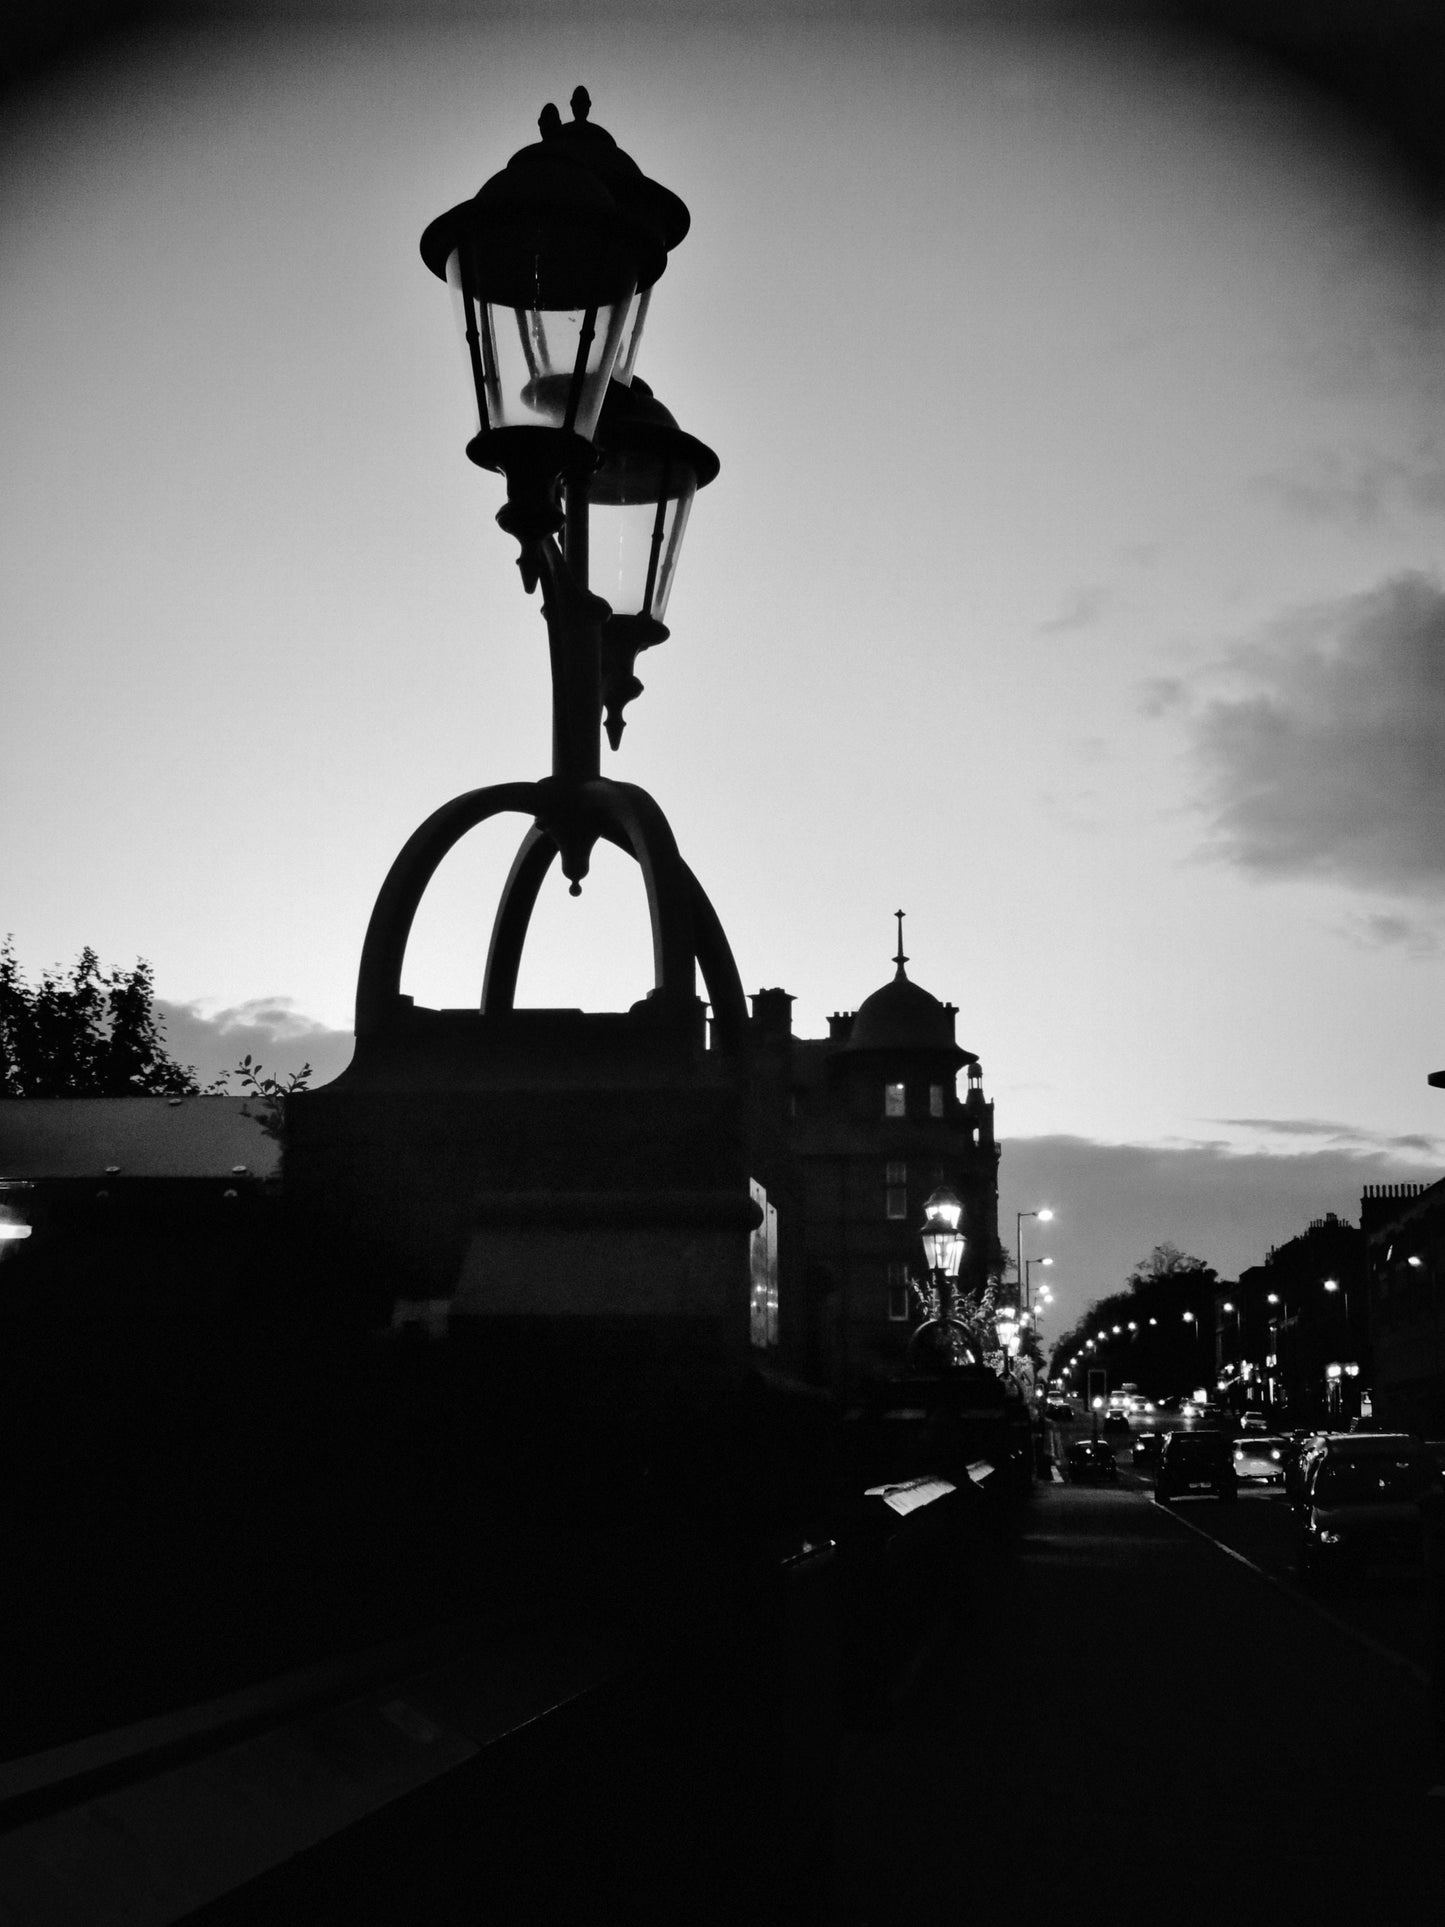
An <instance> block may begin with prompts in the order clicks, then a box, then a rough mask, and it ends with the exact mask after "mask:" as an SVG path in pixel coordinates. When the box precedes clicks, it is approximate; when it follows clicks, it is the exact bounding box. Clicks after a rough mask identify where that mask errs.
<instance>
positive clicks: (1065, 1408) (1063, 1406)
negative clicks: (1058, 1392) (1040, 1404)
mask: <svg viewBox="0 0 1445 1927" xmlns="http://www.w3.org/2000/svg"><path fill="white" fill-rule="evenodd" d="M1044 1415H1045V1417H1047V1418H1051V1419H1052V1420H1053V1421H1054V1423H1055V1425H1075V1424H1077V1423H1078V1420H1079V1418H1080V1412H1079V1408H1078V1407H1077V1406H1076V1405H1070V1404H1069V1403H1068V1402H1067V1400H1065V1399H1061V1398H1051V1399H1049V1401H1048V1402H1047V1404H1046V1405H1045V1406H1044Z"/></svg>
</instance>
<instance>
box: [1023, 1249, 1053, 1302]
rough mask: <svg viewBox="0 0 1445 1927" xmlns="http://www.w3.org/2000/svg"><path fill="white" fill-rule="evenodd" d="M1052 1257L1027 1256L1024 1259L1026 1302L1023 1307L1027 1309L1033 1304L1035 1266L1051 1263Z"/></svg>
mask: <svg viewBox="0 0 1445 1927" xmlns="http://www.w3.org/2000/svg"><path fill="white" fill-rule="evenodd" d="M1053 1262H1054V1261H1053V1259H1052V1258H1026V1259H1025V1260H1024V1302H1023V1306H1022V1309H1023V1310H1024V1311H1027V1310H1028V1309H1029V1308H1030V1306H1031V1305H1032V1304H1033V1286H1034V1266H1035V1265H1039V1266H1044V1265H1051V1264H1052V1263H1053Z"/></svg>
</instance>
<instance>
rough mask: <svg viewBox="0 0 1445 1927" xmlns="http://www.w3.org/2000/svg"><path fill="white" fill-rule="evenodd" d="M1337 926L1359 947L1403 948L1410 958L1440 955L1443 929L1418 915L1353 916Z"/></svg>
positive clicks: (1340, 931) (1348, 940)
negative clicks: (1439, 929)
mask: <svg viewBox="0 0 1445 1927" xmlns="http://www.w3.org/2000/svg"><path fill="white" fill-rule="evenodd" d="M1338 927H1339V933H1340V935H1341V936H1343V937H1344V938H1345V940H1346V941H1347V942H1348V943H1352V944H1354V945H1355V946H1356V948H1357V949H1361V950H1403V951H1404V953H1405V955H1406V956H1407V957H1422V958H1423V957H1436V956H1438V955H1439V954H1440V932H1439V931H1438V930H1437V929H1435V928H1434V927H1433V926H1432V925H1431V924H1429V923H1426V922H1424V921H1422V920H1421V919H1420V918H1417V917H1402V916H1391V915H1388V914H1383V913H1382V914H1380V915H1377V916H1359V915H1351V916H1348V917H1346V918H1344V920H1343V921H1342V922H1341V924H1340V925H1339V926H1338Z"/></svg>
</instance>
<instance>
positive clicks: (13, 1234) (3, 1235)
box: [0, 1218, 31, 1244]
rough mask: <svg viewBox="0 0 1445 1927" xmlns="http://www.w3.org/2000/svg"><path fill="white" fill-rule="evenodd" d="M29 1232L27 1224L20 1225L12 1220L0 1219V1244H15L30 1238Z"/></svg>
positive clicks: (29, 1228)
mask: <svg viewBox="0 0 1445 1927" xmlns="http://www.w3.org/2000/svg"><path fill="white" fill-rule="evenodd" d="M30 1230H31V1227H30V1226H29V1225H28V1224H20V1223H18V1222H17V1221H16V1220H15V1219H14V1218H0V1244H17V1243H18V1242H19V1241H20V1239H22V1238H28V1237H29V1236H30Z"/></svg>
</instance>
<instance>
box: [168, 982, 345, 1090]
mask: <svg viewBox="0 0 1445 1927" xmlns="http://www.w3.org/2000/svg"><path fill="white" fill-rule="evenodd" d="M156 1011H157V1013H158V1015H159V1016H160V1019H161V1022H162V1024H163V1025H164V1028H165V1042H166V1049H167V1050H168V1051H169V1052H170V1054H171V1056H172V1057H174V1058H176V1059H178V1061H179V1062H180V1063H182V1064H194V1065H195V1067H196V1075H197V1076H198V1078H199V1079H200V1081H201V1083H202V1084H208V1083H210V1082H211V1080H212V1079H213V1078H215V1077H217V1076H219V1075H220V1073H221V1072H222V1071H229V1070H234V1069H235V1067H236V1065H237V1064H238V1063H239V1062H240V1060H241V1059H242V1058H243V1057H245V1056H246V1055H248V1054H249V1055H250V1056H251V1057H253V1058H255V1059H257V1060H258V1061H259V1062H260V1063H261V1064H263V1065H264V1066H265V1068H266V1070H267V1071H268V1072H270V1073H272V1074H274V1075H277V1076H281V1077H285V1076H287V1075H288V1074H289V1073H290V1072H292V1071H299V1070H300V1069H301V1067H302V1065H303V1064H308V1063H309V1064H310V1066H311V1079H310V1082H311V1085H312V1087H313V1088H314V1087H315V1086H316V1085H318V1084H328V1083H330V1081H331V1079H332V1078H333V1077H335V1076H337V1075H338V1074H339V1073H340V1072H341V1071H343V1070H344V1069H345V1068H346V1066H347V1065H348V1064H349V1063H350V1062H351V1052H352V1044H353V1039H352V1035H351V1032H350V1031H349V1030H331V1029H329V1028H328V1027H327V1025H325V1024H322V1023H318V1022H317V1020H316V1019H315V1018H314V1017H307V1016H306V1015H304V1014H303V1013H302V1012H301V1011H299V1010H297V1008H296V1006H295V1004H294V1003H293V1002H292V1000H291V999H290V998H289V997H252V998H250V999H249V1000H248V1001H247V1002H246V1003H244V1004H232V1005H230V1006H229V1007H228V1008H226V1009H222V1010H207V1009H206V1007H205V1005H204V1004H203V1003H189V1004H173V1003H167V1002H165V1001H164V1000H163V999H160V998H158V999H157V1000H156Z"/></svg>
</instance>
